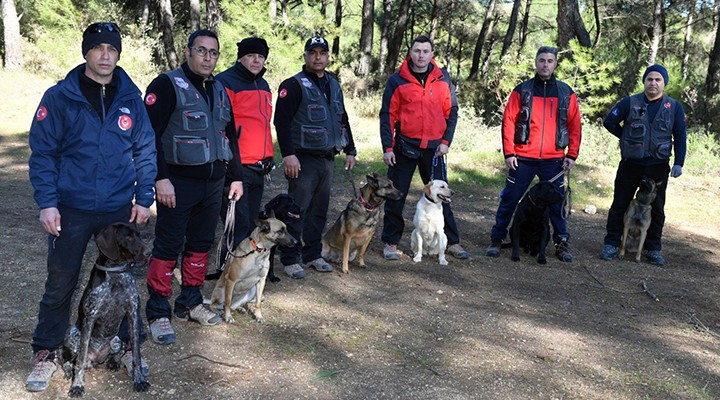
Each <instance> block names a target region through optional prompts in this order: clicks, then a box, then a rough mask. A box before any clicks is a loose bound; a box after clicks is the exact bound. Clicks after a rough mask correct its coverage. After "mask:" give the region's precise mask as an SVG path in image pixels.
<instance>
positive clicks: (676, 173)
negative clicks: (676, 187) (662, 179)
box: [670, 165, 682, 178]
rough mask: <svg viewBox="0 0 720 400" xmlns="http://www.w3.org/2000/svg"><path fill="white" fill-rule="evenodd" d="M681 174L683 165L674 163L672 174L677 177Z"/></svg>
mask: <svg viewBox="0 0 720 400" xmlns="http://www.w3.org/2000/svg"><path fill="white" fill-rule="evenodd" d="M680 175H682V167H681V166H679V165H673V167H672V170H671V171H670V176H672V177H673V178H677V177H678V176H680Z"/></svg>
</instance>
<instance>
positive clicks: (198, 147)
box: [172, 136, 227, 165]
mask: <svg viewBox="0 0 720 400" xmlns="http://www.w3.org/2000/svg"><path fill="white" fill-rule="evenodd" d="M225 141H226V142H227V139H225ZM172 150H173V160H172V161H173V164H179V165H202V164H205V163H208V162H210V143H208V140H207V139H205V138H203V137H199V136H175V137H173V149H172Z"/></svg>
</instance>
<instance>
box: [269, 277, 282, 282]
mask: <svg viewBox="0 0 720 400" xmlns="http://www.w3.org/2000/svg"><path fill="white" fill-rule="evenodd" d="M268 279H269V280H270V282H272V283H277V282H280V278H278V277H277V276H271V277H268Z"/></svg>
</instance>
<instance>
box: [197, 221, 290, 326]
mask: <svg viewBox="0 0 720 400" xmlns="http://www.w3.org/2000/svg"><path fill="white" fill-rule="evenodd" d="M255 225H256V226H257V227H256V228H255V230H253V231H252V233H251V234H250V236H249V237H247V238H245V240H243V241H242V242H240V244H239V245H237V247H235V250H233V252H232V255H230V258H229V260H228V261H227V262H226V264H225V269H224V270H223V272H222V274H221V275H220V278H219V279H218V280H217V283H215V289H214V290H213V292H212V297H211V299H210V304H211V306H218V308H219V306H220V305H221V304H222V305H223V310H224V314H223V319H224V320H225V322H227V323H229V324H232V323H234V322H235V320H234V319H233V317H232V314H231V312H230V310H236V309H238V308H239V307H242V306H244V305H245V304H246V303H248V302H250V301H252V300H253V299H255V319H256V320H257V321H258V322H260V323H263V322H265V320H264V319H263V316H262V295H263V291H264V290H265V278H266V277H267V274H268V270H269V269H270V249H271V248H272V247H273V246H275V245H277V244H280V245H283V246H294V245H295V244H296V243H297V241H296V240H295V239H294V238H293V237H292V235H290V234H289V233H288V231H287V227H286V226H285V224H284V223H282V222H281V221H280V220H278V219H275V218H268V219H265V220H260V219H259V220H257V221H255Z"/></svg>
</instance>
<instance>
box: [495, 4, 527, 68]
mask: <svg viewBox="0 0 720 400" xmlns="http://www.w3.org/2000/svg"><path fill="white" fill-rule="evenodd" d="M520 3H522V0H515V1H513V8H512V12H510V21H508V28H507V32H505V39H503V47H502V50H501V51H500V59H502V58H503V57H505V54H507V52H508V50H510V46H511V45H512V39H513V36H515V28H517V20H518V15H519V14H520Z"/></svg>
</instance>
